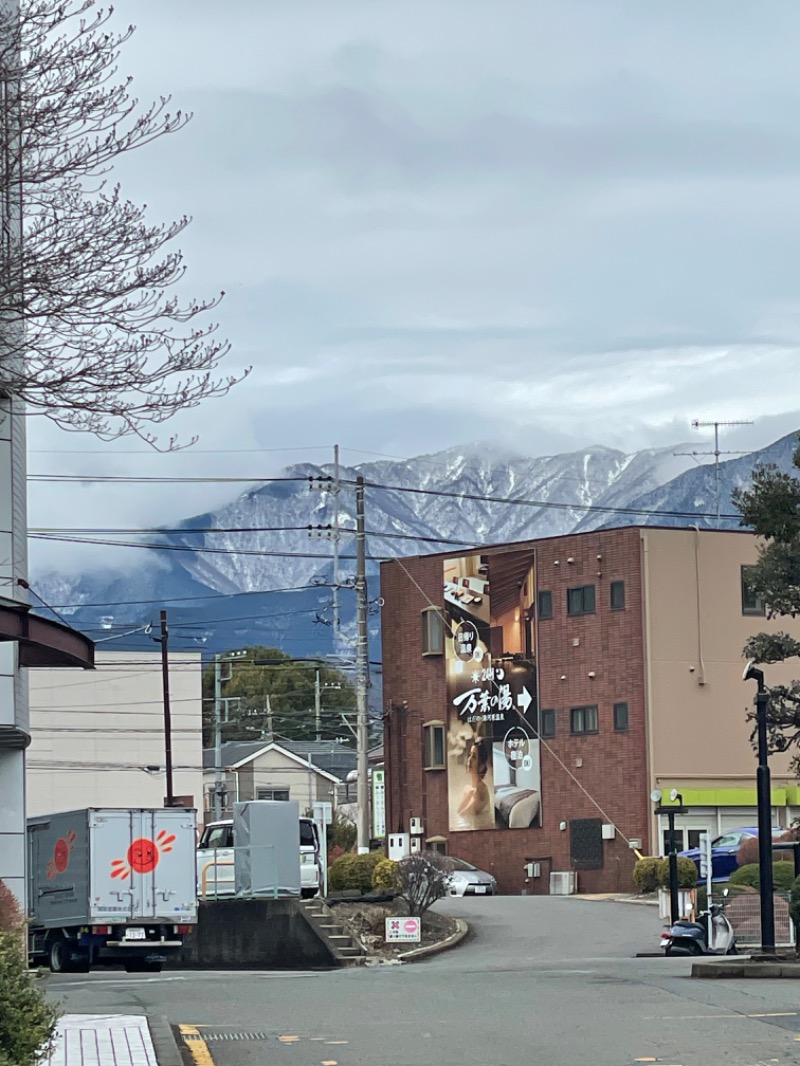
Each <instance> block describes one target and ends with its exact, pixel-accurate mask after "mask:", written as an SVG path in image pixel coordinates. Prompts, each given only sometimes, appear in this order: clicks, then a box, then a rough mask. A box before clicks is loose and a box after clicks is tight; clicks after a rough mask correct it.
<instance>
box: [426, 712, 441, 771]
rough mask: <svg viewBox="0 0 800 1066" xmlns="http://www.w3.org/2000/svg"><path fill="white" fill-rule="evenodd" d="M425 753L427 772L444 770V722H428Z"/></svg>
mask: <svg viewBox="0 0 800 1066" xmlns="http://www.w3.org/2000/svg"><path fill="white" fill-rule="evenodd" d="M424 731H425V743H424V745H423V752H424V758H425V769H426V770H444V768H445V763H444V722H428V723H426V725H425V726H424Z"/></svg>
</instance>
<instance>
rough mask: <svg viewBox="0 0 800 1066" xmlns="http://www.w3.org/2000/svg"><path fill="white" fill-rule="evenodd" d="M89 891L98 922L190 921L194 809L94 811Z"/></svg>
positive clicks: (192, 913) (193, 909)
mask: <svg viewBox="0 0 800 1066" xmlns="http://www.w3.org/2000/svg"><path fill="white" fill-rule="evenodd" d="M93 818H94V825H93V830H92V832H93V841H92V844H93V847H92V881H93V888H92V896H93V899H94V907H95V919H96V920H98V921H102V920H103V919H105V920H116V921H120V920H122V921H131V920H132V921H136V922H145V921H148V920H154V919H168V920H171V921H176V922H185V921H194V916H195V913H196V898H195V878H196V874H195V844H196V835H195V812H194V811H189V810H183V809H181V808H178V807H175V808H164V809H156V810H104V811H97V812H94V815H93Z"/></svg>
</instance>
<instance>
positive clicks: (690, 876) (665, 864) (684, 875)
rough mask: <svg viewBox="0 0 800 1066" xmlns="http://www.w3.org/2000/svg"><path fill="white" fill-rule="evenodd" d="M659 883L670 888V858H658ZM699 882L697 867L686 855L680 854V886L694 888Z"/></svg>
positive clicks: (662, 886)
mask: <svg viewBox="0 0 800 1066" xmlns="http://www.w3.org/2000/svg"><path fill="white" fill-rule="evenodd" d="M656 863H657V866H656V872H657V876H658V884H659V886H660V887H661V888H669V859H656ZM696 884H697V867H696V866H695V864H694V863H693V862H692V860H691V859H687V858H686V856H685V855H679V856H678V888H694V886H695V885H696Z"/></svg>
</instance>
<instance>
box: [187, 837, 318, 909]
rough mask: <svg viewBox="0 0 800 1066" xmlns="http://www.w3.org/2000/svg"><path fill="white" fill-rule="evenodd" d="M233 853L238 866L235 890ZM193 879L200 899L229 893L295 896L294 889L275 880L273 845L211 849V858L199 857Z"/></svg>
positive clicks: (276, 868)
mask: <svg viewBox="0 0 800 1066" xmlns="http://www.w3.org/2000/svg"><path fill="white" fill-rule="evenodd" d="M209 850H211V849H209ZM237 856H238V861H239V867H240V876H239V887H238V890H237V881H236V859H237ZM197 878H198V886H197V894H198V896H199V897H200V899H219V898H220V897H230V896H236V897H238V898H251V897H267V898H270V897H271V898H274V899H276V898H277V897H278V896H280V895H297V891H298V890H297V889H289V888H288V887H287V886H285V885H281V884H280V883H279V880H278V864H277V857H276V854H275V845H274V844H256V845H251V846H249V847H247V846H244V847H235V848H214V849H213V852H212V858H210V859H208V858H200V860H199V865H198V869H197Z"/></svg>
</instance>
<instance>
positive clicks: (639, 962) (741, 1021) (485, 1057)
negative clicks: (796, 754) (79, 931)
mask: <svg viewBox="0 0 800 1066" xmlns="http://www.w3.org/2000/svg"><path fill="white" fill-rule="evenodd" d="M440 906H441V907H442V908H443V909H446V910H447V911H448V912H449V913H452V914H457V915H459V916H463V917H465V918H466V919H467V921H469V922H470V923H471V926H472V928H473V933H472V935H471V936H470V938H469V939H468V940H466V941H464V942H463V943H462V944H461V945H460V946H459V947H458V948H456V949H454V950H453V951H450V952H446V953H444V954H442V955H439V956H436V957H434V958H432V959H429V960H428V961H426V962H421V963H416V964H413V965H405V966H396V965H395V966H392V965H387V966H379V967H375V968H355V969H350V970H338V971H333V972H328V973H307V972H297V973H274V972H272V973H191V972H183V973H175V972H173V973H165V974H163V975H161V976H157V977H141V976H136V975H127V974H124V973H121V972H116V971H108V972H105V973H104V972H102V971H101V972H99V973H96V974H92V975H90V976H89V977H80V976H77V975H76V976H64V977H57V978H53V979H51V981H50V984H49V987H50V989H51V991H52V993H53V994H54V995H55V996H57V997H59V998H61V999H62V1002H63V1004H64V1007H65V1009H67V1010H69V1011H71V1012H77V1013H81V1012H97V1011H109V1012H123V1011H124V1012H127V1013H140V1012H145V1013H153V1014H157V1015H166V1016H167V1018H168V1019H169V1021H170V1022H171V1023H172V1024H173V1025H178V1026H183V1027H184V1031H185V1032H186V1034H187V1037H188V1040H189V1042H190V1043H191V1044H192V1046H193V1047H194V1049H195V1051H196V1052H197V1050H198V1048H202V1049H206V1048H207V1049H208V1051H209V1052H210V1055H211V1056H212V1057H213V1063H214V1064H216V1066H362V1064H370V1066H431V1064H436V1066H518V1064H523V1063H524V1064H528V1063H535V1064H539V1063H543V1064H545V1063H546V1064H547V1066H578V1064H580V1063H583V1062H586V1063H591V1064H592V1066H627V1064H629V1063H630V1064H633V1063H637V1062H654V1063H657V1064H659V1066H764V1064H770V1066H773V1064H775V1066H788V1064H796V1066H797V1064H800V995H798V992H800V990H798V988H797V986H796V985H795V984H794V983H793V982H792V981H761V980H759V981H749V982H745V981H698V980H692V979H691V978H690V977H689V972H690V969H691V962H690V961H688V960H683V959H664V958H655V959H637V958H634V957H633V956H634V954H635V952H636V951H646V950H650V949H651V948H652V947H653V946H654V945H655V944H656V942H657V939H658V935H659V933H660V923H659V920H658V917H657V914H656V913H655V911H654V909H653V908H650V907H643V906H636V905H632V904H621V903H607V902H588V901H583V900H579V899H566V898H560V897H497V898H495V899H474V900H472V899H470V900H449V901H447V902H446V903H444V904H440ZM195 1035H196V1036H199V1037H201V1038H202V1041H203V1042H202V1044H198V1043H197V1041H196V1040H194V1039H193V1037H194V1036H195ZM191 1061H192V1059H191V1058H187V1062H191ZM195 1061H197V1062H203V1063H204V1064H205V1066H210V1063H209V1061H208V1060H207V1059H204V1058H203V1056H202V1055H201V1057H200V1059H196V1060H195Z"/></svg>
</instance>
